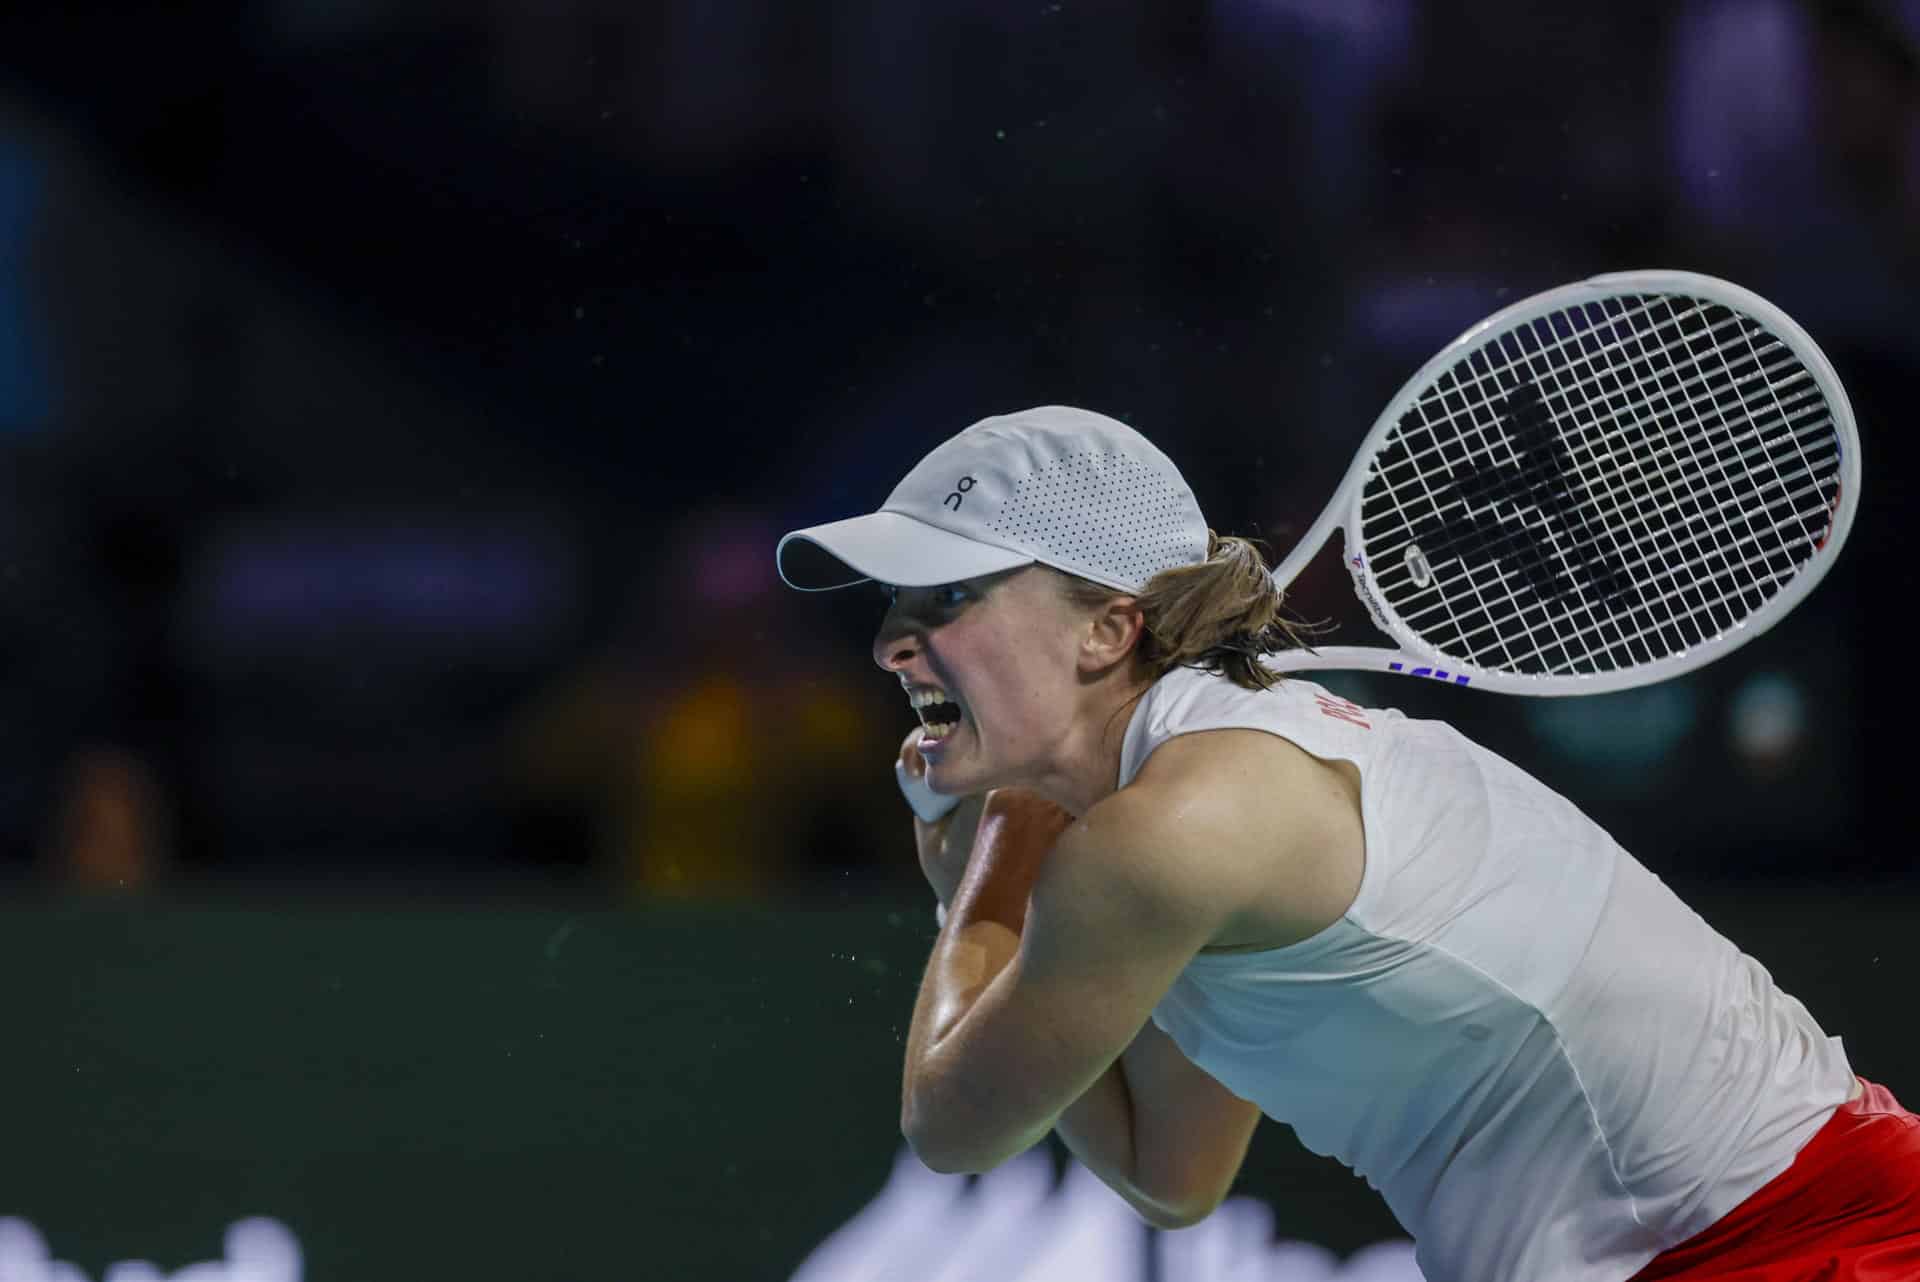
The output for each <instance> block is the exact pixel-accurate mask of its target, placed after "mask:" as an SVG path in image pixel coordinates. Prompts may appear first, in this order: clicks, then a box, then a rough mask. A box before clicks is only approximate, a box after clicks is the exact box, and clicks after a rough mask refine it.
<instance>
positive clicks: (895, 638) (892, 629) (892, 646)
mask: <svg viewBox="0 0 1920 1282" xmlns="http://www.w3.org/2000/svg"><path fill="white" fill-rule="evenodd" d="M919 654H920V647H919V643H918V642H917V641H916V640H915V638H914V632H913V629H912V628H911V627H909V626H908V625H907V621H906V620H905V619H903V618H901V617H900V611H899V610H898V609H897V608H896V607H891V606H890V607H888V609H887V614H886V617H885V618H883V619H881V620H880V630H879V631H878V632H876V633H874V636H873V661H874V662H875V663H876V664H878V665H880V667H882V668H884V669H885V670H886V671H888V672H899V671H901V670H903V669H904V668H905V667H906V666H907V665H908V664H910V663H912V662H913V661H914V659H916V658H917V657H919Z"/></svg>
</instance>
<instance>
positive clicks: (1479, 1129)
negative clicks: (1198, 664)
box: [1120, 669, 1853, 1282]
mask: <svg viewBox="0 0 1920 1282" xmlns="http://www.w3.org/2000/svg"><path fill="white" fill-rule="evenodd" d="M1228 727H1239V728H1248V729H1256V730H1265V731H1267V732H1269V733H1272V734H1275V735H1279V736H1281V737H1282V738H1285V739H1288V740H1290V741H1292V742H1293V743H1295V744H1297V745H1298V746H1299V747H1301V748H1303V749H1305V750H1306V751H1307V752H1309V753H1311V754H1313V755H1314V756H1316V757H1320V758H1323V759H1327V760H1337V761H1350V762H1352V763H1353V764H1354V765H1355V766H1356V767H1358V768H1359V772H1360V809H1361V816H1362V819H1363V821H1364V824H1365V833H1366V871H1365V873H1364V874H1363V876H1362V878H1361V882H1360V892H1359V894H1358V895H1356V896H1355V898H1354V901H1353V905H1352V907H1350V908H1348V909H1347V912H1346V914H1345V916H1343V917H1342V918H1341V919H1340V920H1339V921H1337V922H1335V923H1334V924H1333V925H1331V926H1329V927H1327V928H1326V929H1325V930H1322V931H1321V932H1319V933H1318V934H1316V935H1314V936H1312V937H1311V938H1309V939H1306V940H1304V941H1302V942H1300V943H1297V944H1293V945H1291V946H1289V947H1286V948H1275V949H1269V950H1265V951H1260V952H1246V953H1202V954H1200V955H1199V956H1197V957H1196V958H1194V960H1193V961H1192V962H1191V963H1190V964H1189V965H1188V966H1187V968H1186V970H1185V971H1184V972H1183V973H1182V974H1181V975H1180V977H1179V979H1178V980H1176V981H1175V983H1174V985H1173V988H1172V989H1171V990H1170V991H1169V992H1168V993H1167V995H1166V996H1165V997H1164V998H1163V999H1162V1000H1161V1002H1160V1004H1159V1006H1158V1007H1157V1008H1156V1009H1155V1010H1154V1012H1153V1020H1154V1022H1155V1023H1156V1024H1158V1025H1159V1026H1160V1027H1161V1028H1162V1029H1163V1030H1165V1031H1166V1033H1167V1035H1168V1036H1170V1037H1171V1038H1173V1040H1174V1042H1175V1043H1176V1044H1177V1045H1178V1046H1179V1047H1180V1049H1181V1050H1182V1051H1183V1052H1185V1053H1186V1055H1187V1057H1188V1058H1190V1059H1191V1060H1192V1061H1193V1062H1194V1063H1195V1064H1197V1065H1199V1066H1200V1067H1201V1068H1203V1069H1205V1070H1206V1071H1207V1072H1208V1073H1210V1074H1212V1075H1213V1076H1214V1077H1215V1078H1217V1079H1219V1081H1220V1082H1221V1083H1222V1084H1224V1085H1225V1086H1226V1087H1227V1088H1228V1089H1229V1090H1231V1091H1233V1092H1234V1093H1235V1094H1236V1095H1239V1096H1241V1097H1242V1098H1244V1099H1247V1100H1250V1101H1252V1102H1253V1103H1255V1104H1258V1105H1259V1106H1260V1108H1261V1109H1262V1110H1263V1111H1264V1112H1265V1113H1266V1114H1267V1115H1268V1116H1270V1117H1273V1118H1275V1119H1277V1120H1279V1121H1282V1122H1285V1123H1287V1124H1288V1125H1289V1126H1291V1127H1292V1128H1293V1129H1294V1131H1295V1133H1297V1134H1298V1135H1299V1137H1300V1140H1301V1142H1302V1143H1303V1144H1305V1145H1306V1147H1307V1148H1309V1149H1311V1150H1313V1151H1314V1152H1316V1153H1320V1154H1323V1155H1325V1156H1330V1157H1334V1158H1337V1159H1339V1160H1340V1161H1341V1162H1343V1163H1345V1164H1346V1165H1347V1166H1349V1167H1351V1168H1352V1169H1353V1170H1354V1171H1356V1172H1358V1173H1359V1174H1360V1175H1362V1176H1364V1177H1365V1178H1366V1180H1367V1182H1368V1183H1369V1184H1371V1185H1372V1186H1373V1187H1374V1188H1375V1189H1377V1190H1379V1192H1380V1193H1381V1195H1382V1196H1383V1197H1384V1198H1385V1199H1386V1201H1387V1204H1388V1205H1389V1206H1390V1207H1391V1208H1392V1210H1393V1212H1394V1214H1395V1215H1396V1216H1397V1217H1399V1220H1400V1223H1401V1224H1402V1225H1403V1226H1405V1228H1406V1229H1407V1231H1408V1232H1409V1233H1411V1234H1412V1235H1413V1238H1414V1242H1415V1247H1416V1252H1417V1257H1418V1260H1419V1264H1420V1268H1421V1271H1422V1272H1423V1273H1424V1274H1425V1275H1426V1278H1427V1279H1428V1282H1621V1279H1624V1278H1628V1277H1630V1276H1631V1275H1632V1274H1634V1273H1635V1272H1637V1271H1638V1270H1639V1269H1640V1268H1641V1267H1642V1266H1643V1265H1645V1264H1646V1262H1647V1261H1648V1260H1650V1259H1652V1258H1653V1257H1654V1256H1655V1255H1657V1254H1659V1253H1660V1252H1661V1251H1663V1250H1665V1249H1666V1248H1668V1247H1670V1246H1673V1245H1676V1244H1678V1243H1680V1242H1682V1241H1684V1240H1685V1239H1687V1238H1689V1237H1691V1236H1693V1235H1694V1234H1695V1233H1698V1232H1699V1231H1701V1230H1702V1229H1705V1228H1706V1227H1707V1226H1709V1225H1710V1224H1712V1223H1713V1222H1714V1221H1716V1220H1717V1219H1719V1218H1720V1217H1721V1216H1723V1215H1725V1214H1726V1213H1727V1212H1728V1211H1730V1210H1732V1209H1733V1208H1734V1206H1736V1205H1737V1204H1738V1203H1740V1202H1741V1201H1742V1200H1743V1199H1745V1198H1746V1197H1747V1196H1748V1195H1749V1194H1751V1193H1753V1192H1754V1191H1756V1190H1757V1189H1759V1188H1760V1186H1761V1185H1763V1184H1765V1183H1766V1182H1767V1181H1768V1180H1770V1179H1772V1178H1773V1177H1774V1176H1776V1175H1778V1174H1779V1173H1780V1172H1782V1171H1784V1170H1785V1169H1786V1168H1787V1166H1788V1165H1789V1163H1790V1162H1791V1161H1792V1159H1793V1155H1794V1154H1795V1153H1796V1152H1798V1151H1799V1149H1800V1148H1801V1146H1802V1145H1804V1144H1805V1143H1806V1142H1807V1141H1808V1140H1809V1139H1810V1138H1812V1136H1813V1133H1814V1132H1815V1131H1816V1130H1818V1129H1819V1128H1820V1126H1821V1124H1822V1123H1824V1122H1825V1121H1826V1120H1827V1118H1828V1117H1830V1116H1831V1115H1832V1114H1833V1112H1834V1110H1835V1109H1836V1108H1837V1107H1838V1106H1839V1105H1840V1104H1841V1103H1842V1102H1844V1101H1845V1100H1846V1098H1847V1095H1848V1094H1849V1092H1850V1091H1851V1089H1852V1086H1853V1074H1852V1071H1851V1069H1850V1068H1849V1067H1848V1065H1847V1060H1846V1056H1845V1053H1844V1052H1843V1050H1842V1048H1841V1046H1840V1042H1839V1039H1838V1038H1829V1037H1827V1036H1826V1035H1825V1034H1823V1033H1822V1032H1821V1031H1820V1029H1819V1027H1818V1026H1817V1025H1816V1024H1815V1023H1814V1021H1813V1018H1812V1017H1811V1016H1810V1015H1808V1013H1807V1011H1806V1009H1805V1007H1803V1006H1801V1004H1800V1003H1799V1002H1797V1001H1795V1000H1794V999H1793V998H1792V997H1789V996H1788V995H1787V994H1785V993H1783V992H1781V991H1780V990H1779V989H1778V988H1776V987H1774V984H1773V981H1772V979H1771V978H1770V977H1769V976H1768V974H1767V972H1766V971H1765V970H1764V969H1762V968H1761V966H1760V964H1759V963H1758V962H1756V961H1754V960H1753V959H1752V958H1751V957H1748V956H1746V955H1745V954H1743V953H1742V952H1741V951H1740V950H1739V949H1737V948H1735V947H1734V946H1733V945H1732V944H1731V943H1729V942H1728V941H1727V940H1725V939H1723V938H1722V937H1721V936H1720V935H1718V934H1716V933H1715V932H1714V931H1713V929H1712V928H1711V927H1710V926H1708V925H1707V923H1706V922H1705V921H1703V920H1702V919H1701V918H1700V917H1699V916H1698V915H1697V914H1695V913H1694V912H1693V911H1692V910H1691V909H1689V908H1688V907H1687V906H1686V905H1685V904H1683V903H1681V902H1680V900H1679V899H1678V898H1677V897H1676V896H1675V895H1674V894H1673V893H1672V892H1671V891H1670V890H1668V889H1667V887H1666V886H1665V885H1664V884H1662V883H1661V881H1660V880H1659V879H1658V878H1656V877H1655V876H1653V875H1652V874H1651V873H1649V872H1648V871H1647V870H1646V868H1645V867H1643V866H1642V865H1641V864H1640V863H1639V862H1638V861H1637V860H1635V859H1634V858H1633V857H1632V856H1630V855H1629V854H1627V853H1626V852H1625V851H1624V850H1622V849H1621V848H1620V847H1619V846H1618V845H1616V844H1615V843H1614V841H1613V839H1612V838H1610V837H1609V836H1608V835H1607V834H1606V833H1605V832H1604V831H1602V830H1601V828H1600V827H1599V826H1598V825H1596V824H1595V823H1593V822H1592V821H1591V820H1589V819H1588V818H1586V816H1584V815H1582V814H1581V813H1580V812H1579V811H1578V810H1576V809H1575V808H1574V807H1573V806H1572V805H1571V804H1570V803H1569V802H1567V801H1566V800H1565V799H1564V798H1562V797H1561V796H1559V794H1557V793H1555V792H1553V791H1552V790H1551V789H1549V788H1547V787H1546V786H1545V785H1543V784H1541V783H1539V782H1538V781H1536V780H1534V779H1533V778H1531V777H1529V776H1528V775H1526V774H1525V773H1523V772H1522V771H1520V770H1519V769H1517V768H1516V767H1514V766H1513V765H1512V764H1510V763H1509V762H1507V761H1505V760H1504V759H1502V758H1501V757H1499V756H1497V755H1495V754H1494V753H1492V752H1489V751H1487V750H1486V749H1484V748H1481V747H1479V746H1477V745H1476V744H1473V743H1471V742H1469V741H1468V740H1467V739H1465V738H1464V737H1462V736H1461V735H1460V734H1459V733H1457V732H1456V731H1454V730H1453V729H1452V728H1451V727H1449V726H1446V725H1444V724H1442V723H1440V722H1434V721H1418V720H1414V719H1411V718H1408V717H1405V716H1403V715H1401V714H1400V713H1399V712H1396V711H1392V710H1380V709H1373V708H1361V707H1358V706H1356V705H1354V704H1352V703H1349V702H1347V701H1345V700H1343V699H1339V698H1336V697H1335V696H1333V695H1331V694H1329V693H1328V692H1327V691H1326V690H1324V689H1323V688H1321V687H1320V686H1317V685H1314V684H1312V683H1310V682H1307V681H1301V680H1297V679H1288V680H1286V681H1285V682H1283V683H1282V684H1281V685H1280V686H1279V687H1278V688H1276V689H1273V690H1269V691H1264V692H1254V691H1247V690H1243V689H1241V688H1239V687H1238V686H1235V685H1234V684H1233V683H1232V682H1230V681H1227V680H1226V679H1224V678H1222V677H1218V676H1214V675H1210V674H1207V673H1202V672H1195V671H1190V670H1184V669H1183V670H1176V671H1175V672H1173V673H1171V674H1169V675H1168V676H1166V677H1164V678H1162V679H1161V680H1160V681H1159V682H1157V683H1156V684H1155V685H1154V686H1153V687H1152V688H1151V689H1150V690H1149V691H1148V692H1147V694H1146V695H1145V696H1144V697H1143V698H1142V700H1141V702H1140V704H1139V705H1138V706H1137V707H1136V709H1135V711H1134V714H1133V718H1132V721H1131V722H1130V723H1129V726H1128V730H1127V737H1126V741H1125V745H1124V747H1123V749H1122V754H1121V760H1120V786H1122V787H1125V786H1126V785H1127V784H1128V783H1130V782H1131V781H1132V780H1133V778H1134V776H1135V775H1136V774H1138V773H1139V770H1140V767H1141V764H1142V763H1143V762H1144V761H1145V760H1146V759H1147V757H1148V756H1149V755H1150V754H1151V753H1152V752H1153V750H1154V749H1155V748H1157V747H1159V746H1160V745H1161V744H1162V743H1165V742H1166V741H1167V740H1168V739H1170V738H1172V737H1173V736H1175V735H1180V734H1189V733H1192V732H1194V731H1198V730H1214V729H1224V728H1228Z"/></svg>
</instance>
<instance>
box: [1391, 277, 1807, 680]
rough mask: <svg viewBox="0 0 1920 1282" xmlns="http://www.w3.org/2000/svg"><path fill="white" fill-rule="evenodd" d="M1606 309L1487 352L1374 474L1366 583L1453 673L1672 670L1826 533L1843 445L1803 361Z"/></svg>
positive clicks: (1750, 606)
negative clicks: (1677, 657) (1666, 660)
mask: <svg viewBox="0 0 1920 1282" xmlns="http://www.w3.org/2000/svg"><path fill="white" fill-rule="evenodd" d="M1609 301H1611V302H1612V304H1613V305H1612V306H1610V307H1609V306H1603V305H1601V304H1599V303H1589V304H1584V305H1581V306H1578V307H1574V308H1569V309H1566V310H1564V311H1561V312H1557V313H1552V314H1550V315H1548V316H1544V317H1540V318H1537V319H1536V320H1534V321H1531V322H1528V323H1526V324H1523V325H1520V326H1516V327H1515V328H1513V329H1511V330H1508V331H1506V332H1504V333H1501V334H1499V335H1496V336H1494V337H1493V338H1492V339H1490V340H1489V341H1487V342H1486V343H1484V344H1483V345H1482V346H1481V347H1480V348H1478V349H1476V350H1475V351H1474V352H1472V353H1470V354H1469V355H1468V356H1466V357H1464V358H1463V359H1461V360H1460V361H1458V362H1456V363H1455V364H1454V366H1453V367H1452V368H1451V369H1450V370H1449V371H1447V372H1446V373H1445V374H1443V375H1442V377H1441V378H1440V379H1438V380H1436V383H1435V385H1434V387H1433V388H1432V389H1430V390H1429V391H1428V392H1427V393H1426V394H1425V395H1423V396H1422V397H1420V398H1419V399H1417V400H1416V402H1415V403H1414V405H1413V407H1412V408H1411V409H1410V410H1409V411H1408V413H1407V414H1406V415H1405V416H1404V417H1403V418H1402V421H1401V427H1400V430H1399V431H1397V432H1395V433H1392V434H1390V436H1389V438H1388V441H1387V443H1386V444H1385V446H1383V448H1382V450H1381V451H1380V452H1379V453H1378V454H1377V455H1376V460H1375V468H1374V473H1373V475H1372V477H1371V478H1370V479H1369V482H1368V484H1367V487H1366V490H1365V492H1364V494H1363V497H1362V525H1363V533H1364V543H1365V544H1366V546H1367V547H1368V548H1369V549H1370V552H1371V557H1370V559H1371V565H1372V569H1373V573H1374V577H1375V581H1376V583H1377V584H1378V585H1379V588H1380V591H1381V594H1382V596H1383V597H1384V598H1385V600H1386V602H1387V604H1388V605H1389V606H1390V607H1391V608H1392V609H1393V611H1394V613H1396V614H1398V615H1400V616H1401V618H1402V619H1403V620H1404V621H1406V622H1407V623H1408V624H1409V625H1410V626H1413V627H1415V628H1416V629H1417V630H1418V631H1419V633H1420V635H1421V636H1422V638H1423V639H1424V640H1426V641H1427V642H1428V643H1429V644H1430V645H1432V646H1434V647H1435V648H1437V649H1439V650H1441V651H1442V652H1444V653H1447V654H1452V655H1457V656H1458V657H1460V658H1463V659H1466V660H1468V661H1469V662H1472V663H1475V664H1477V665H1479V666H1482V667H1487V668H1499V669H1505V670H1508V671H1517V672H1532V673H1539V674H1548V673H1555V674H1578V673H1582V672H1600V671H1608V670H1612V669H1614V668H1618V667H1621V666H1625V665H1628V664H1632V663H1639V662H1646V661H1649V660H1651V659H1656V658H1660V657H1663V656H1665V655H1669V654H1673V653H1676V652H1679V651H1681V650H1684V649H1686V648H1688V647H1690V646H1692V645H1696V644H1699V643H1700V642H1702V641H1704V640H1707V639H1709V638H1711V637H1713V636H1716V635H1719V634H1720V633H1722V632H1724V631H1725V630H1726V629H1728V628H1730V627H1732V626H1734V625H1735V624H1737V623H1738V622H1739V621H1740V619H1742V618H1744V617H1746V616H1747V615H1748V614H1751V613H1752V612H1753V611H1754V610H1755V609H1758V608H1759V607H1760V606H1761V605H1762V604H1764V603H1765V601H1766V600H1768V599H1770V598H1771V596H1773V595H1774V594H1775V593H1776V592H1777V591H1778V590H1779V589H1780V587H1781V585H1782V584H1783V583H1785V582H1786V581H1787V580H1789V579H1791V578H1792V576H1793V575H1794V573H1796V572H1797V570H1798V569H1799V567H1800V566H1801V565H1803V564H1804V563H1805V562H1806V560H1807V559H1809V558H1810V557H1811V556H1812V555H1813V552H1814V551H1815V550H1816V548H1817V547H1818V545H1819V543H1820V541H1821V540H1822V538H1823V537H1824V535H1825V532H1826V530H1827V528H1828V527H1829V525H1830V522H1831V512H1832V506H1833V503H1834V501H1835V498H1836V489H1835V487H1836V485H1837V482H1838V476H1839V470H1840V457H1839V442H1838V439H1837V437H1836V436H1835V435H1834V431H1833V427H1832V422H1831V414H1830V409H1829V407H1828V406H1827V404H1826V401H1825V398H1824V396H1823V395H1822V394H1821V392H1820V389H1819V386H1818V383H1817V381H1816V380H1815V379H1814V378H1813V377H1812V375H1811V373H1810V372H1809V371H1808V370H1807V369H1806V367H1805V366H1804V364H1802V363H1801V361H1800V359H1799V358H1798V356H1796V355H1795V354H1794V352H1793V351H1792V350H1791V349H1790V348H1789V347H1787V346H1786V345H1784V344H1782V343H1780V342H1779V341H1777V340H1776V339H1775V338H1774V336H1773V335H1772V334H1771V333H1770V332H1769V331H1767V330H1766V329H1765V328H1764V327H1762V326H1760V325H1759V324H1758V322H1756V321H1754V320H1752V319H1751V318H1749V317H1746V316H1745V315H1743V314H1742V313H1740V312H1737V311H1734V310H1732V309H1730V308H1728V307H1726V306H1725V305H1723V304H1719V303H1706V304H1702V303H1699V302H1695V301H1693V300H1688V299H1675V298H1673V297H1671V296H1668V295H1660V294H1654V295H1642V296H1636V297H1633V298H1631V299H1626V300H1609ZM1400 556H1404V558H1405V563H1404V564H1402V563H1401V561H1400V560H1399V559H1397V557H1400Z"/></svg>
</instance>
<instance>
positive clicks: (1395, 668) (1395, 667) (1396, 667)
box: [1387, 660, 1473, 686]
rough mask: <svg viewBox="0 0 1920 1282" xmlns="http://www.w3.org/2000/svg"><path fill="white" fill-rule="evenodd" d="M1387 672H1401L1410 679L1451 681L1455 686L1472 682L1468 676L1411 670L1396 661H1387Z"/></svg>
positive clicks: (1430, 669) (1431, 669)
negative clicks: (1427, 678) (1425, 678)
mask: <svg viewBox="0 0 1920 1282" xmlns="http://www.w3.org/2000/svg"><path fill="white" fill-rule="evenodd" d="M1387 670H1388V671H1390V672H1402V673H1405V674H1406V675H1407V676H1410V677H1432V678H1433V679H1434V680H1435V681H1451V682H1453V684H1455V685H1457V686H1463V685H1469V684H1471V683H1472V681H1473V678H1472V677H1470V676H1467V675H1466V674H1465V673H1462V674H1460V675H1459V676H1454V675H1452V674H1450V673H1449V672H1448V671H1447V670H1446V669H1445V668H1411V669H1409V668H1408V667H1407V666H1406V665H1405V664H1403V663H1401V662H1399V661H1398V660H1389V661H1388V662H1387Z"/></svg>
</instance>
